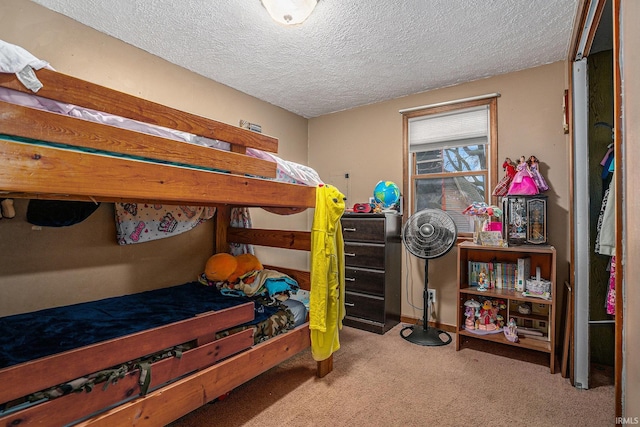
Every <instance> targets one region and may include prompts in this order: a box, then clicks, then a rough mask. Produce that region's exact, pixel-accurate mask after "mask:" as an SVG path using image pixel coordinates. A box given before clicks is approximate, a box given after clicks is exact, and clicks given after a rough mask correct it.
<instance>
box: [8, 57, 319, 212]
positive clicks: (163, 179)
mask: <svg viewBox="0 0 640 427" xmlns="http://www.w3.org/2000/svg"><path fill="white" fill-rule="evenodd" d="M35 76H36V77H37V80H39V81H40V82H41V84H42V87H41V88H40V89H39V90H38V91H37V95H35V94H34V93H33V92H32V91H31V90H30V89H27V88H26V87H25V86H24V85H23V83H22V82H21V80H20V79H19V78H18V75H17V74H12V73H0V156H2V159H3V162H2V163H3V165H2V168H0V197H6V198H39V199H56V200H81V201H90V200H91V201H98V202H99V201H104V202H133V201H137V202H163V203H167V204H175V205H208V206H215V205H223V204H224V205H231V206H245V207H266V208H272V209H271V211H273V212H279V211H278V208H295V209H297V210H304V209H306V208H310V207H313V206H314V205H315V186H316V185H317V184H320V183H321V182H320V180H319V178H318V177H317V174H315V175H314V173H315V172H314V171H313V170H312V169H310V168H307V167H305V166H302V165H297V164H295V163H292V162H286V161H282V160H281V159H279V158H278V157H277V156H275V155H273V154H272V153H276V152H277V149H278V140H277V139H276V138H273V137H270V136H267V135H263V134H261V133H257V132H254V131H251V130H248V129H244V128H241V127H237V126H232V125H229V124H226V123H222V122H218V121H216V120H212V119H209V118H205V117H202V116H198V115H194V114H190V113H187V112H184V111H180V110H177V109H175V108H171V107H168V106H164V105H161V104H158V103H155V102H151V101H148V100H145V99H142V98H138V97H136V96H133V95H129V94H126V93H123V92H119V91H116V90H113V89H109V88H107V87H104V86H100V85H97V84H93V83H90V82H87V81H84V80H81V79H78V78H75V77H72V76H68V75H65V74H62V73H59V72H56V71H54V70H52V69H48V68H41V69H40V70H38V71H35ZM295 166H300V168H301V170H300V171H298V172H295V171H294V172H293V173H294V174H295V173H299V174H301V175H303V178H302V179H296V178H295V177H294V178H292V175H291V174H286V173H282V171H281V167H284V168H289V170H290V169H292V168H295ZM283 176H284V177H285V180H284V181H285V182H283V180H282V177H283ZM305 177H309V179H305ZM283 212H284V211H283ZM279 213H281V212H279Z"/></svg>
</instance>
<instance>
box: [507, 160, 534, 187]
mask: <svg viewBox="0 0 640 427" xmlns="http://www.w3.org/2000/svg"><path fill="white" fill-rule="evenodd" d="M538 193H539V191H538V186H537V185H536V182H535V181H534V180H533V176H532V175H531V171H530V170H529V167H528V165H527V161H526V159H525V158H524V156H521V157H520V161H519V162H518V166H517V167H516V174H515V176H514V177H513V181H511V185H510V186H509V191H508V192H507V194H510V195H523V196H529V195H535V194H538Z"/></svg>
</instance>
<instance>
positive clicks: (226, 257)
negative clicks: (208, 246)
mask: <svg viewBox="0 0 640 427" xmlns="http://www.w3.org/2000/svg"><path fill="white" fill-rule="evenodd" d="M237 266H238V262H237V261H236V258H235V257H234V256H233V255H231V254H228V253H224V252H221V253H218V254H215V255H212V256H211V257H209V259H208V260H207V264H206V265H205V267H204V274H205V276H207V279H209V280H211V281H212V282H223V281H225V280H227V279H228V278H229V275H231V274H232V273H233V272H234V271H235V270H236V267H237Z"/></svg>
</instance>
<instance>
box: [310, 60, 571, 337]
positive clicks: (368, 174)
mask: <svg viewBox="0 0 640 427" xmlns="http://www.w3.org/2000/svg"><path fill="white" fill-rule="evenodd" d="M565 77H566V72H565V63H564V62H557V63H554V64H549V65H545V66H542V67H538V68H533V69H529V70H525V71H520V72H516V73H510V74H505V75H501V76H496V77H492V78H488V79H483V80H478V81H474V82H469V83H464V84H461V85H458V86H454V87H448V88H444V89H439V90H434V91H430V92H426V93H421V94H416V95H411V96H407V97H404V98H400V99H395V100H392V101H388V102H381V103H378V104H374V105H368V106H364V107H361V108H355V109H352V110H349V111H344V112H339V113H335V114H329V115H326V116H322V117H318V118H314V119H311V120H310V121H309V165H310V166H312V167H313V168H315V169H317V170H318V172H319V173H320V176H322V177H324V179H325V180H327V181H330V182H333V183H334V184H335V185H336V186H338V187H339V188H341V189H343V192H344V193H345V194H347V195H348V202H347V203H348V204H349V205H352V204H353V203H356V202H366V201H368V199H369V197H370V196H371V194H372V191H373V187H374V186H375V184H376V183H377V182H378V181H379V180H382V179H385V180H391V181H395V182H397V183H401V182H402V117H401V115H400V114H399V113H398V111H399V110H401V109H405V108H410V107H416V106H421V105H427V104H433V103H438V102H444V101H451V100H456V99H461V98H468V97H472V96H478V95H484V94H488V93H495V92H498V93H500V94H501V96H500V98H498V139H499V152H498V158H500V159H501V158H503V157H505V156H509V157H511V158H513V159H515V158H518V157H520V156H521V155H525V156H527V157H528V156H529V155H532V154H534V155H536V156H537V157H538V158H539V159H540V162H541V170H542V173H543V174H544V176H545V177H546V179H547V181H548V183H549V185H550V187H551V188H550V190H549V191H548V192H547V193H546V194H548V196H549V204H550V206H549V236H550V242H551V244H553V245H554V246H555V247H556V249H557V251H558V265H557V268H558V283H559V284H560V285H562V283H564V281H565V280H566V279H567V275H568V261H569V256H570V254H569V233H568V229H569V214H568V211H569V187H568V185H569V182H568V181H569V171H568V168H567V165H568V164H569V157H568V156H569V149H568V140H567V137H566V135H565V134H564V131H563V128H562V123H563V122H562V98H563V94H564V89H565V88H566V85H565ZM345 173H348V174H349V179H345V178H344V174H345ZM499 176H502V172H501V171H500V172H499ZM456 256H457V251H455V250H454V251H452V252H450V253H449V254H447V255H446V256H444V257H443V258H440V259H436V260H433V261H430V263H429V268H430V271H431V274H430V276H431V277H430V282H429V285H430V287H431V288H433V289H436V292H437V299H438V304H437V307H436V310H437V318H438V320H439V321H440V322H443V323H445V324H449V325H455V323H456V319H455V316H456V298H457V295H456V283H455V281H456ZM403 262H404V263H405V265H409V266H410V267H409V268H408V270H409V271H410V272H411V274H410V275H409V287H408V289H409V291H406V286H405V283H404V282H405V280H406V272H404V273H403V285H402V286H403V290H402V294H403V298H402V315H403V316H408V317H413V318H422V313H421V310H417V309H416V308H414V307H415V306H417V307H419V308H421V307H422V289H423V263H422V261H419V260H417V259H415V258H413V257H411V256H410V257H409V258H408V259H407V257H406V253H405V257H404V261H403ZM407 263H408V264H407ZM405 270H406V269H405ZM560 289H562V288H561V287H560Z"/></svg>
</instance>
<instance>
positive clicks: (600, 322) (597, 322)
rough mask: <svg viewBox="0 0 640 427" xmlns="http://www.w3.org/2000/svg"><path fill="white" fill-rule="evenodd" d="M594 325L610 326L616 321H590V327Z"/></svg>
mask: <svg viewBox="0 0 640 427" xmlns="http://www.w3.org/2000/svg"><path fill="white" fill-rule="evenodd" d="M594 323H595V324H601V325H606V324H609V323H611V324H614V323H616V321H615V320H589V324H590V325H591V324H594Z"/></svg>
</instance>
